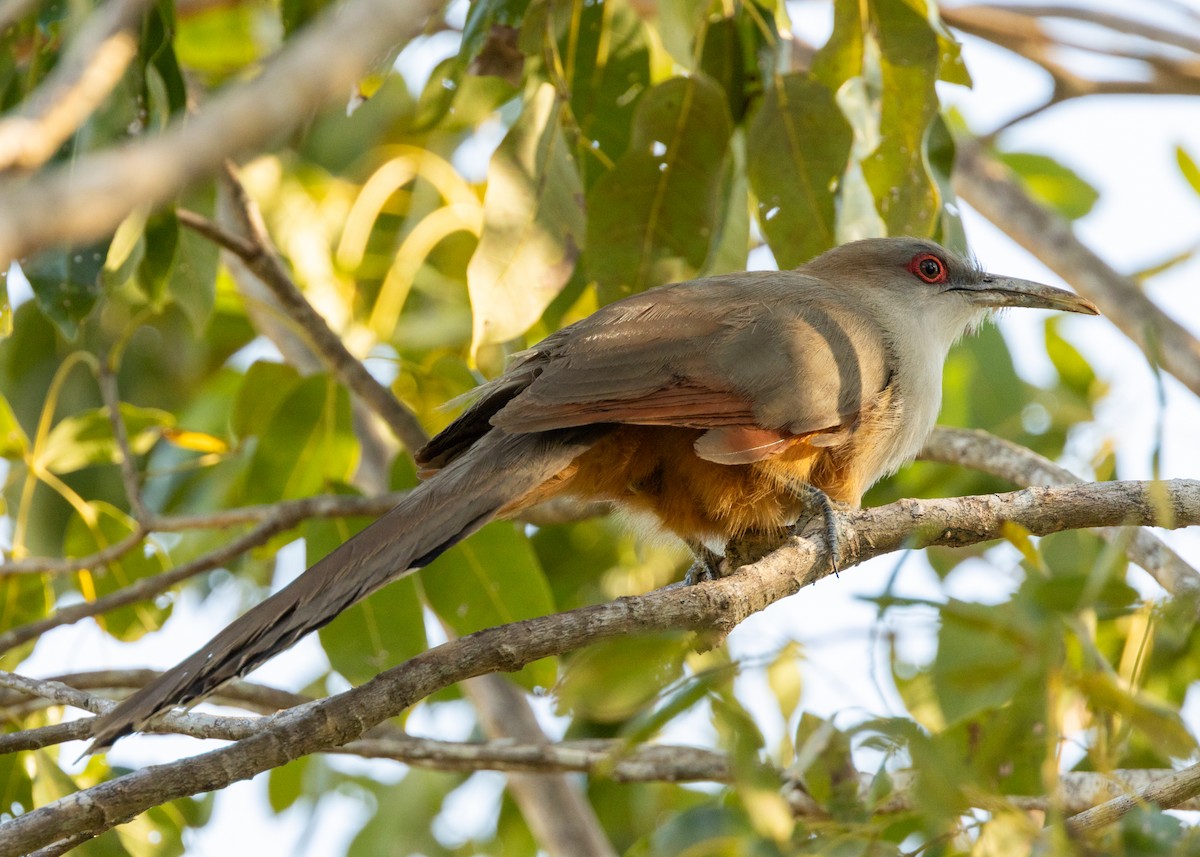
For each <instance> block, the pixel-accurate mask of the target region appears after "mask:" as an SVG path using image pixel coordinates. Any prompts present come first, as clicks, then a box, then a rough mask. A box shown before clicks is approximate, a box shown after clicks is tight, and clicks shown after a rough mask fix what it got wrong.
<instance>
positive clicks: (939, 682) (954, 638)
mask: <svg viewBox="0 0 1200 857" xmlns="http://www.w3.org/2000/svg"><path fill="white" fill-rule="evenodd" d="M1042 636H1044V635H1042V634H1040V633H1039V629H1038V627H1037V624H1036V623H1035V622H1034V620H1033V619H1032V618H1030V617H1029V616H1027V615H1026V614H1024V613H1022V612H1021V611H1018V610H1017V609H1016V608H1015V607H1014V606H1013V605H1011V604H1003V605H997V606H992V605H985V604H973V603H969V602H963V601H954V600H952V601H950V602H949V603H947V604H946V605H945V606H944V607H943V608H942V627H941V630H940V632H939V633H938V650H937V656H936V658H935V659H934V663H933V685H934V689H935V691H936V693H937V698H938V703H939V705H940V706H941V709H942V715H943V716H944V717H945V718H946V721H947V722H949V723H954V722H957V721H960V720H963V719H965V718H967V717H970V716H972V715H974V714H977V713H979V712H981V711H983V710H985V709H988V708H994V707H996V706H999V705H1003V704H1004V703H1005V702H1007V701H1008V700H1009V699H1010V698H1011V697H1012V696H1013V694H1015V693H1016V692H1017V689H1018V688H1019V687H1021V685H1022V684H1023V683H1025V682H1027V681H1029V680H1030V679H1031V678H1032V677H1033V676H1034V675H1036V674H1037V670H1038V666H1039V664H1040V662H1041V658H1042V657H1046V656H1047V655H1048V653H1043V652H1040V651H1039V644H1040V638H1041V637H1042ZM1035 653H1038V654H1040V655H1041V657H1035Z"/></svg>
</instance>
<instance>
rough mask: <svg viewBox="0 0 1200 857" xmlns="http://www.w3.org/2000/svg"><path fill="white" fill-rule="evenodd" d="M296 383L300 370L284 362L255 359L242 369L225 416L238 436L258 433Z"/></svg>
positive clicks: (265, 426)
mask: <svg viewBox="0 0 1200 857" xmlns="http://www.w3.org/2000/svg"><path fill="white" fill-rule="evenodd" d="M299 384H300V373H299V372H297V371H296V370H295V369H293V368H292V367H291V366H288V365H287V364H285V363H273V362H271V361H269V360H259V361H257V362H256V363H253V364H251V366H250V368H249V369H247V370H246V376H245V378H244V379H243V380H242V385H241V387H240V388H239V389H238V393H237V399H236V400H235V401H234V403H233V410H232V413H231V415H230V418H229V428H230V430H231V431H232V432H233V434H234V436H236V437H239V438H247V437H253V436H255V435H261V434H263V433H264V432H266V430H267V426H268V425H269V424H270V421H271V418H272V417H273V416H275V412H276V411H277V410H279V406H280V405H281V404H282V403H283V401H284V400H285V399H286V398H287V397H288V396H289V395H291V394H292V392H293V391H294V390H295V389H296V387H297V386H299Z"/></svg>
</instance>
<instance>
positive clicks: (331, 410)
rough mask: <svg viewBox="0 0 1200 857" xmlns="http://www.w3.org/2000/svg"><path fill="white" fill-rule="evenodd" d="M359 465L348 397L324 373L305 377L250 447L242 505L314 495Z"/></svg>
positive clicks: (281, 404)
mask: <svg viewBox="0 0 1200 857" xmlns="http://www.w3.org/2000/svg"><path fill="white" fill-rule="evenodd" d="M357 461H358V441H357V440H356V439H355V437H354V427H353V425H352V421H351V417H350V396H349V394H348V393H347V392H346V390H345V388H344V387H342V386H341V385H340V384H338V383H336V382H335V381H333V380H332V379H330V378H329V377H327V376H325V375H314V376H312V377H311V378H305V379H304V380H303V381H301V382H300V383H299V384H297V385H296V386H295V388H294V389H292V390H291V391H289V393H288V394H287V396H286V397H284V398H283V400H282V401H281V402H280V404H279V407H278V408H276V409H275V412H274V413H273V414H272V415H271V418H270V421H269V422H268V424H267V427H266V430H265V431H264V432H263V433H262V435H261V437H260V438H259V442H258V444H257V445H256V446H255V448H254V454H253V456H252V457H251V459H250V463H249V466H248V467H247V470H246V483H245V497H244V501H245V502H247V503H274V502H277V501H279V500H286V499H292V498H296V497H307V496H309V495H311V494H316V493H318V492H320V491H323V490H326V489H327V488H328V487H329V486H330V485H331V484H334V483H338V482H344V481H346V480H347V479H349V478H350V475H351V473H352V472H353V469H354V465H355V464H356V463H357Z"/></svg>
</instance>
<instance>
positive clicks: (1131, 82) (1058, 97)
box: [939, 4, 1200, 138]
mask: <svg viewBox="0 0 1200 857" xmlns="http://www.w3.org/2000/svg"><path fill="white" fill-rule="evenodd" d="M939 13H940V15H941V17H942V19H943V20H944V21H945V22H946V23H947V24H949V25H950V26H952V27H955V28H956V29H959V30H962V31H963V32H964V33H969V34H971V35H973V36H978V37H979V38H981V39H985V40H987V41H989V42H992V43H993V44H995V45H999V46H1000V47H1002V48H1005V49H1007V50H1009V51H1012V52H1013V53H1015V54H1017V55H1019V56H1021V57H1023V58H1025V59H1027V60H1029V61H1030V62H1033V63H1035V64H1037V65H1038V66H1040V67H1041V68H1042V69H1043V70H1044V71H1045V72H1046V73H1047V74H1049V75H1050V77H1051V78H1052V79H1053V81H1054V91H1053V94H1052V95H1051V96H1050V99H1049V101H1047V102H1045V103H1044V104H1039V105H1037V106H1035V107H1033V108H1031V109H1030V110H1028V111H1026V112H1024V113H1022V114H1020V115H1018V116H1015V117H1012V118H1010V119H1008V120H1007V121H1005V122H1004V124H1003V125H1001V126H1000V127H998V128H996V129H993V130H992V131H991V132H990V133H989V134H988V135H986V136H987V137H988V138H991V137H994V136H995V135H996V134H998V133H999V132H1000V131H1002V130H1004V129H1005V128H1008V127H1011V126H1012V125H1015V124H1016V123H1018V122H1021V121H1024V120H1026V119H1029V118H1031V117H1032V116H1035V115H1037V114H1038V113H1041V112H1043V111H1044V110H1046V109H1048V108H1050V107H1053V106H1054V105H1056V104H1061V103H1062V102H1064V101H1068V100H1070V99H1073V98H1082V97H1084V96H1088V95H1197V94H1200V64H1198V62H1197V61H1198V60H1200V40H1198V39H1195V38H1193V37H1190V36H1188V35H1186V34H1179V33H1173V32H1172V31H1169V30H1167V29H1165V28H1163V27H1157V26H1155V25H1153V24H1148V23H1146V22H1145V21H1142V20H1139V19H1137V18H1127V17H1125V16H1123V15H1117V14H1105V13H1100V12H1096V11H1094V10H1091V9H1086V10H1085V9H1083V8H1075V7H1070V6H1015V5H1014V6H1008V5H1001V4H988V5H978V6H943V7H941V8H940V10H939ZM1053 19H1063V20H1072V21H1080V22H1086V23H1088V24H1090V25H1092V26H1094V27H1096V28H1100V29H1102V30H1107V31H1108V33H1107V35H1108V36H1109V40H1110V41H1111V40H1112V38H1113V37H1121V36H1129V35H1133V36H1139V37H1142V38H1144V39H1147V40H1151V41H1156V42H1161V43H1163V44H1167V45H1171V46H1173V47H1175V48H1178V49H1181V50H1183V51H1187V52H1189V53H1191V54H1194V55H1195V56H1192V57H1179V56H1175V55H1171V54H1169V53H1163V52H1157V51H1153V50H1143V49H1136V50H1135V49H1130V50H1125V49H1122V48H1119V47H1115V46H1114V45H1112V44H1108V43H1105V44H1104V45H1103V47H1100V46H1098V45H1096V44H1091V43H1088V42H1083V41H1075V40H1072V39H1070V38H1065V37H1062V36H1055V35H1053V34H1052V33H1050V32H1049V31H1048V30H1047V29H1046V26H1045V22H1046V21H1047V20H1053ZM1064 48H1066V49H1075V50H1082V51H1086V52H1091V53H1095V54H1099V55H1102V56H1105V57H1112V58H1117V59H1125V60H1133V61H1137V62H1140V63H1142V64H1143V65H1144V66H1145V67H1146V69H1147V74H1146V75H1145V76H1134V77H1129V78H1118V79H1111V78H1103V79H1093V78H1089V77H1085V76H1083V75H1081V74H1078V73H1076V72H1075V71H1072V70H1071V69H1070V68H1069V67H1068V66H1067V65H1066V64H1065V63H1064V62H1062V61H1060V60H1059V59H1058V55H1059V54H1060V52H1061V51H1062V50H1063V49H1064Z"/></svg>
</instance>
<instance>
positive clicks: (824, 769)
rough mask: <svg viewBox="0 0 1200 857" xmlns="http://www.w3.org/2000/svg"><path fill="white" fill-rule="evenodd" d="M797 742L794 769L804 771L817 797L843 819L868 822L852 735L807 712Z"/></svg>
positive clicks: (806, 783) (802, 720) (803, 773)
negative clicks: (851, 742) (851, 740)
mask: <svg viewBox="0 0 1200 857" xmlns="http://www.w3.org/2000/svg"><path fill="white" fill-rule="evenodd" d="M795 741H796V759H795V761H794V762H793V764H792V769H793V770H795V771H797V772H798V773H799V774H800V776H801V778H802V779H803V781H804V786H805V789H806V790H807V791H808V793H809V794H810V795H812V798H813V800H815V801H817V802H818V803H819V804H821V806H822V807H824V808H825V809H826V810H828V811H829V813H830V814H831V815H832V816H833V817H834V818H836V819H838V820H840V821H865V820H866V812H865V808H864V806H863V803H862V800H861V798H860V797H859V783H858V768H857V767H856V766H855V764H854V759H853V756H852V755H851V746H850V736H849V735H848V734H846V733H845V732H842V731H841V730H839V729H837V728H836V727H835V726H834V725H833V723H831V722H829V721H828V720H824V719H822V718H820V717H817V716H816V715H814V714H810V713H808V712H805V713H804V714H802V715H801V717H800V723H799V725H798V726H797V728H796V739H795Z"/></svg>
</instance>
